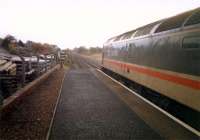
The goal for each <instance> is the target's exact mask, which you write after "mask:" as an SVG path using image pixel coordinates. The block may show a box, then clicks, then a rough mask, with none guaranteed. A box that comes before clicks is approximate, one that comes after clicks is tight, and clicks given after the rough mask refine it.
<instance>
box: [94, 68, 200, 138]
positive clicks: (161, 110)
mask: <svg viewBox="0 0 200 140" xmlns="http://www.w3.org/2000/svg"><path fill="white" fill-rule="evenodd" d="M97 71H99V72H100V73H102V74H104V75H105V76H106V77H108V78H110V79H111V80H112V81H114V82H115V83H117V84H119V85H120V86H122V87H123V88H125V89H127V90H128V91H130V92H131V93H133V94H134V95H136V96H137V97H139V98H140V99H142V100H143V101H144V102H146V103H148V104H149V105H151V106H153V107H154V108H156V109H157V110H159V111H160V112H162V113H163V114H165V115H166V116H168V117H169V118H171V119H172V120H174V121H175V122H177V123H178V124H180V125H181V126H183V127H184V128H186V129H187V130H189V131H191V132H192V133H194V134H196V135H197V136H199V137H200V132H199V131H198V130H196V129H194V128H192V127H191V126H189V125H188V124H186V123H184V122H183V121H181V120H179V119H177V118H176V117H174V116H172V115H171V114H169V113H168V112H166V111H165V110H163V109H162V108H160V107H158V106H156V105H155V104H153V103H152V102H150V101H149V100H147V99H145V98H144V97H142V96H141V95H139V94H137V93H136V92H134V91H132V90H131V89H130V88H128V87H126V86H125V85H123V84H122V83H120V82H118V81H117V80H115V79H113V78H112V77H110V76H109V75H107V74H106V73H104V72H103V71H101V70H100V69H97Z"/></svg>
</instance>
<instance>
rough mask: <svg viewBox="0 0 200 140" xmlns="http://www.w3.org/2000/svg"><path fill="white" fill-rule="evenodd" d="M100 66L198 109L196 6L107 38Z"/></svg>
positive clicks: (199, 22) (199, 25) (199, 13)
mask: <svg viewBox="0 0 200 140" xmlns="http://www.w3.org/2000/svg"><path fill="white" fill-rule="evenodd" d="M102 66H103V67H104V68H105V69H108V70H111V71H113V72H115V73H117V74H120V75H122V76H124V77H126V78H128V79H129V80H132V81H134V82H136V83H139V84H141V85H143V86H145V87H147V88H150V89H152V90H154V91H156V92H158V93H160V94H162V95H164V96H167V97H169V98H171V99H173V100H175V101H177V102H179V103H181V104H183V105H186V106H188V107H190V108H192V109H194V110H197V111H200V101H199V100H200V8H197V9H195V10H191V11H189V12H185V13H182V14H179V15H177V16H174V17H171V18H167V19H163V20H160V21H157V22H154V23H151V24H148V25H146V26H143V27H140V28H138V29H135V30H132V31H129V32H126V33H123V34H121V35H119V36H116V37H113V38H111V39H109V40H108V41H107V42H106V43H105V44H104V48H103V59H102Z"/></svg>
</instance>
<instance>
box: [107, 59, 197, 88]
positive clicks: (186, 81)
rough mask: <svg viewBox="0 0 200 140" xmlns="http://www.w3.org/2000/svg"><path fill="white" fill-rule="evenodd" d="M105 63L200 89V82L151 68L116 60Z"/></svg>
mask: <svg viewBox="0 0 200 140" xmlns="http://www.w3.org/2000/svg"><path fill="white" fill-rule="evenodd" d="M104 60H105V61H107V62H108V63H110V64H114V65H116V66H118V67H121V66H122V64H123V65H126V67H127V68H129V69H130V70H132V71H136V72H140V73H143V74H146V75H149V76H153V77H156V78H159V79H162V80H167V81H170V82H174V83H177V84H180V85H183V86H187V87H190V88H194V89H200V81H196V80H192V79H188V78H184V77H180V76H176V75H171V74H168V73H163V72H157V71H154V70H151V69H149V68H144V67H140V66H135V64H134V65H132V64H125V63H123V62H119V61H115V60H108V59H104Z"/></svg>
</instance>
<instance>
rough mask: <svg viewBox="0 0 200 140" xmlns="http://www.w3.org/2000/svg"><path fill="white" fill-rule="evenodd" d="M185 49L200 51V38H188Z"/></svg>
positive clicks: (185, 40)
mask: <svg viewBox="0 0 200 140" xmlns="http://www.w3.org/2000/svg"><path fill="white" fill-rule="evenodd" d="M183 48H187V49H200V37H188V38H184V40H183Z"/></svg>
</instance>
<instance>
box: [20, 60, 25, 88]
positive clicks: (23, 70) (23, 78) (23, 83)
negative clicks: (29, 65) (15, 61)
mask: <svg viewBox="0 0 200 140" xmlns="http://www.w3.org/2000/svg"><path fill="white" fill-rule="evenodd" d="M19 58H20V59H21V60H22V73H21V74H22V79H21V82H22V83H21V84H22V87H23V86H24V85H25V82H26V63H25V59H24V57H22V56H19Z"/></svg>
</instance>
